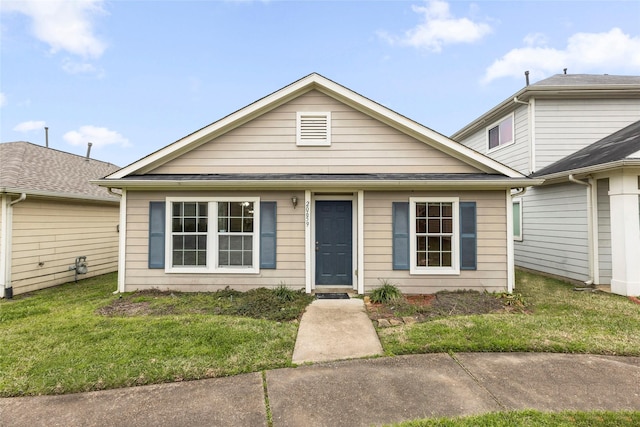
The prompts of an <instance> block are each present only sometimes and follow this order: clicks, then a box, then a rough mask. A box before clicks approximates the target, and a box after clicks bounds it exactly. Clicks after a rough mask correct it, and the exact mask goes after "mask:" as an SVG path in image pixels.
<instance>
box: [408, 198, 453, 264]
mask: <svg viewBox="0 0 640 427" xmlns="http://www.w3.org/2000/svg"><path fill="white" fill-rule="evenodd" d="M430 202H435V203H451V205H452V206H451V208H452V210H453V212H452V216H453V233H452V236H451V267H428V266H425V267H422V266H420V267H419V266H418V265H417V242H416V240H417V239H416V203H430ZM409 210H410V213H409V236H410V242H409V251H410V253H409V256H410V262H411V266H410V269H409V272H410V274H437V275H459V274H460V200H459V198H458V197H410V198H409Z"/></svg>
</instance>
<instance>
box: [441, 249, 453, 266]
mask: <svg viewBox="0 0 640 427" xmlns="http://www.w3.org/2000/svg"><path fill="white" fill-rule="evenodd" d="M452 265H453V264H452V263H451V252H443V253H442V267H451V266H452Z"/></svg>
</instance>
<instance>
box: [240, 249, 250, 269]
mask: <svg viewBox="0 0 640 427" xmlns="http://www.w3.org/2000/svg"><path fill="white" fill-rule="evenodd" d="M242 265H244V266H245V267H251V266H252V265H253V253H252V252H251V251H244V252H243V253H242Z"/></svg>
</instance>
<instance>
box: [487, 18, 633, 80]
mask: <svg viewBox="0 0 640 427" xmlns="http://www.w3.org/2000/svg"><path fill="white" fill-rule="evenodd" d="M524 43H525V44H526V45H527V46H526V47H523V48H518V49H513V50H511V51H509V52H508V53H506V54H505V55H504V56H503V57H502V58H500V59H498V60H496V61H494V62H493V64H491V65H490V66H489V67H488V68H487V70H486V72H485V75H484V78H483V82H484V83H488V82H491V81H492V80H496V79H499V78H502V77H515V78H522V75H523V73H524V71H525V70H529V71H530V73H531V77H533V78H534V79H540V78H544V77H547V76H549V75H552V74H556V73H560V72H561V70H562V69H563V68H569V69H570V70H573V71H574V72H581V73H596V72H602V73H611V71H614V70H615V72H616V73H619V72H631V73H638V72H640V36H637V37H632V36H630V35H628V34H624V33H623V32H622V30H621V29H619V28H613V29H611V30H610V31H609V32H606V33H576V34H574V35H572V36H571V37H569V40H568V41H567V46H566V47H565V48H564V49H555V48H552V47H547V46H545V45H546V40H545V39H544V38H543V37H542V36H541V35H529V36H527V37H525V40H524Z"/></svg>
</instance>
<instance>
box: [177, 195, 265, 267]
mask: <svg viewBox="0 0 640 427" xmlns="http://www.w3.org/2000/svg"><path fill="white" fill-rule="evenodd" d="M259 209H260V202H259V199H258V198H235V197H228V198H224V199H222V198H220V199H218V198H212V199H211V198H208V199H204V198H192V199H186V198H184V199H183V198H168V199H167V217H168V218H171V220H170V221H168V224H167V226H168V228H169V229H168V230H167V231H168V232H167V241H166V242H167V245H168V248H169V250H168V251H166V262H165V268H166V270H167V271H168V272H186V273H191V272H228V273H252V272H258V269H259V265H258V258H259V250H258V248H259V245H258V239H259V229H260V228H259V218H260V215H259Z"/></svg>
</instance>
